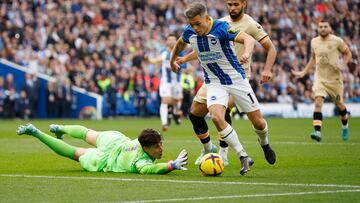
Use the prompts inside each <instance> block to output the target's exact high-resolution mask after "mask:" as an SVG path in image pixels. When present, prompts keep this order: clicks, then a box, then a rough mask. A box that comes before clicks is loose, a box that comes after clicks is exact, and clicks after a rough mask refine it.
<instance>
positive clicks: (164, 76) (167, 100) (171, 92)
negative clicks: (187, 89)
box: [146, 34, 183, 131]
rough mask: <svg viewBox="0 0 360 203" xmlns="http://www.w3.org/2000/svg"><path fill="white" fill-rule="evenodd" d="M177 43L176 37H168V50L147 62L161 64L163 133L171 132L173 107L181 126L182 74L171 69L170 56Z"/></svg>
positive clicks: (175, 116)
mask: <svg viewBox="0 0 360 203" xmlns="http://www.w3.org/2000/svg"><path fill="white" fill-rule="evenodd" d="M175 43H176V36H175V35H173V34H170V35H168V37H167V39H166V46H167V47H166V49H164V50H163V51H162V52H161V54H160V55H159V56H158V57H156V58H148V57H146V60H147V61H149V62H150V63H152V64H158V63H161V79H160V89H159V94H160V97H161V104H160V120H161V124H162V129H163V131H168V130H169V124H170V123H168V117H171V115H169V113H168V108H169V107H170V106H171V105H173V108H169V109H171V110H172V112H173V114H174V119H175V122H176V123H177V124H180V115H181V113H180V109H181V102H182V99H183V93H182V85H181V82H180V77H181V73H180V72H178V73H174V72H172V71H171V69H170V62H169V60H170V54H171V50H172V48H173V47H174V45H175Z"/></svg>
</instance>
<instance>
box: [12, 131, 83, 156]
mask: <svg viewBox="0 0 360 203" xmlns="http://www.w3.org/2000/svg"><path fill="white" fill-rule="evenodd" d="M16 133H17V134H18V135H24V134H26V135H32V136H34V137H36V138H38V139H39V140H40V141H41V142H43V143H44V144H46V145H47V146H48V147H49V148H50V149H52V150H53V151H54V152H56V153H57V154H59V155H61V156H64V157H67V158H70V159H72V160H76V161H78V160H79V157H80V156H81V155H82V154H84V153H85V152H86V149H84V148H80V147H74V146H72V145H69V144H67V143H65V142H64V141H62V140H59V139H56V138H54V137H52V136H50V135H47V134H45V133H43V132H41V131H40V130H39V129H37V128H36V127H35V126H33V125H32V124H27V125H24V126H20V127H19V128H18V130H17V131H16Z"/></svg>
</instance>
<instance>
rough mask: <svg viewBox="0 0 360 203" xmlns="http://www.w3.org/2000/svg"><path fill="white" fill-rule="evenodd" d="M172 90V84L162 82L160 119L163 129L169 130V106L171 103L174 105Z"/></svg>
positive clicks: (160, 89)
mask: <svg viewBox="0 0 360 203" xmlns="http://www.w3.org/2000/svg"><path fill="white" fill-rule="evenodd" d="M171 91H172V90H171V84H169V83H166V82H161V83H160V88H159V95H160V97H161V104H160V112H159V113H160V120H161V125H162V128H163V131H167V130H169V123H168V115H169V112H168V111H169V110H168V107H169V105H172V98H171V95H172V93H171Z"/></svg>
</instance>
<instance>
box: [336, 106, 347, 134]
mask: <svg viewBox="0 0 360 203" xmlns="http://www.w3.org/2000/svg"><path fill="white" fill-rule="evenodd" d="M335 105H336V106H337V107H338V108H339V114H340V119H341V123H342V134H341V136H342V139H343V140H344V141H346V140H348V139H349V123H348V112H347V109H346V106H345V105H344V104H343V103H342V102H335Z"/></svg>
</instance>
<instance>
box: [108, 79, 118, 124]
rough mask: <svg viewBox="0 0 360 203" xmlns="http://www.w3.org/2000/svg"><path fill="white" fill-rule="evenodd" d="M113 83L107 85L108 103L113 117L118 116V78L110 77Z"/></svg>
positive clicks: (110, 114)
mask: <svg viewBox="0 0 360 203" xmlns="http://www.w3.org/2000/svg"><path fill="white" fill-rule="evenodd" d="M110 80H111V83H110V85H109V86H108V87H107V90H106V94H107V105H108V109H109V115H108V116H109V117H110V118H112V117H114V116H116V106H117V105H116V103H117V92H118V88H117V85H116V78H115V77H111V78H110Z"/></svg>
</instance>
